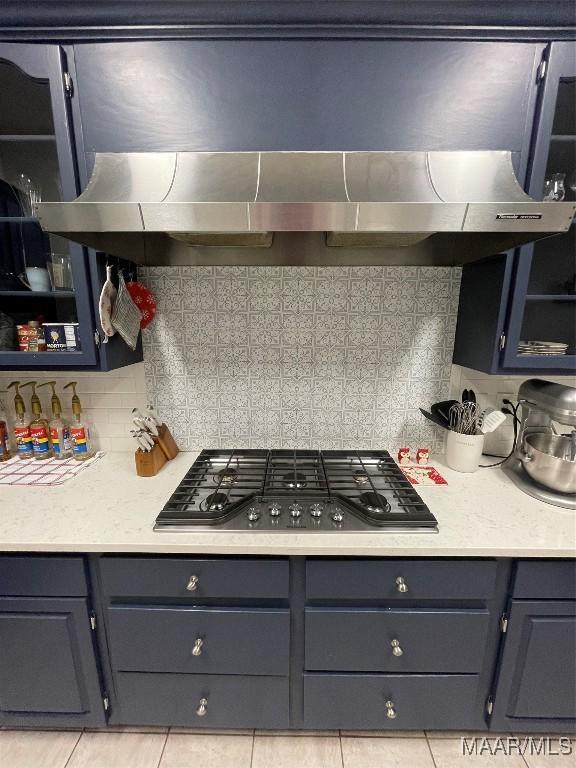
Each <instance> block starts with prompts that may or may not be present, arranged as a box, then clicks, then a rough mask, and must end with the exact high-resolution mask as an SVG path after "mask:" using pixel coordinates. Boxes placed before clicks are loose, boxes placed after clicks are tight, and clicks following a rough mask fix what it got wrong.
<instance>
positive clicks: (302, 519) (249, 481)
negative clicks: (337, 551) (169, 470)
mask: <svg viewBox="0 0 576 768" xmlns="http://www.w3.org/2000/svg"><path fill="white" fill-rule="evenodd" d="M283 509H285V511H286V514H285V515H284V516H282V510H283ZM271 510H275V511H271ZM276 510H277V512H276ZM313 510H314V511H313ZM318 510H320V512H319V513H318ZM323 511H325V512H326V514H325V515H323ZM308 513H309V514H308ZM339 516H341V517H342V520H338V518H339ZM328 519H330V520H331V521H332V523H331V524H329V523H328V522H326V521H327V520H328ZM247 520H248V522H247ZM281 521H284V522H285V523H287V524H286V525H285V526H282V525H281ZM312 522H313V523H314V525H313V526H312V525H311V523H312ZM199 525H203V526H223V527H225V528H226V529H227V530H245V529H247V528H248V529H250V530H293V529H294V528H309V529H310V530H332V531H334V530H370V529H372V530H373V529H374V528H389V529H391V530H420V529H422V530H426V531H429V530H436V525H437V523H436V519H435V517H434V516H433V515H432V514H431V512H430V510H429V509H428V507H427V506H426V504H425V503H424V502H423V501H422V499H421V498H420V496H419V495H418V493H417V492H416V491H415V490H414V488H413V486H412V485H411V484H410V482H409V481H408V480H406V478H405V477H404V474H403V473H402V472H401V470H400V469H399V467H398V466H397V465H396V463H395V462H394V460H393V459H392V457H391V456H390V454H389V453H388V452H387V451H336V450H332V451H312V450H300V451H298V450H270V451H268V450H260V449H247V450H236V449H234V450H218V449H213V450H204V451H202V453H201V454H200V455H199V456H198V458H197V459H196V461H195V462H194V464H193V465H192V467H191V468H190V469H189V470H188V472H187V473H186V475H185V476H184V478H183V479H182V481H181V483H180V484H179V485H178V488H177V489H176V490H175V491H174V493H173V494H172V496H171V497H170V499H169V500H168V502H167V503H166V505H165V506H164V509H163V510H162V512H161V513H160V515H159V516H158V518H157V520H156V528H157V529H163V528H167V527H177V528H180V529H183V528H184V527H185V526H199ZM330 525H331V527H330ZM335 525H336V527H335Z"/></svg>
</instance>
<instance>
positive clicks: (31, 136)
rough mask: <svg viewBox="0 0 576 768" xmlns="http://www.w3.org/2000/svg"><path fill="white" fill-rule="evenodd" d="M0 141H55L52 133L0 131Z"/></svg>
mask: <svg viewBox="0 0 576 768" xmlns="http://www.w3.org/2000/svg"><path fill="white" fill-rule="evenodd" d="M0 141H56V136H55V135H54V134H53V133H0Z"/></svg>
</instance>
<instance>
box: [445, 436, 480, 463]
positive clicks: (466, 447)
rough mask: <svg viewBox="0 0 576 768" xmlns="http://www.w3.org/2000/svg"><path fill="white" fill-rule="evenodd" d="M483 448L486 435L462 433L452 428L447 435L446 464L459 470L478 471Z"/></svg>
mask: <svg viewBox="0 0 576 768" xmlns="http://www.w3.org/2000/svg"><path fill="white" fill-rule="evenodd" d="M483 448H484V435H461V434H460V433H459V432H453V431H452V430H450V431H449V432H448V434H447V435H446V464H448V466H449V467H450V469H455V470H456V471H457V472H476V470H477V469H478V465H479V464H480V457H481V456H482V449H483Z"/></svg>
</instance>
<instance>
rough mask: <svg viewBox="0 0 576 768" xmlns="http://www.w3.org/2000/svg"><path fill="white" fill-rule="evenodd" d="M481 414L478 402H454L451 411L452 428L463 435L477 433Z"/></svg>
mask: <svg viewBox="0 0 576 768" xmlns="http://www.w3.org/2000/svg"><path fill="white" fill-rule="evenodd" d="M479 414H480V410H479V408H478V406H477V404H476V403H473V402H471V401H466V402H465V403H454V405H453V406H451V408H450V411H449V415H450V429H451V430H452V431H453V432H458V433H459V434H461V435H475V434H476V432H477V429H478V416H479Z"/></svg>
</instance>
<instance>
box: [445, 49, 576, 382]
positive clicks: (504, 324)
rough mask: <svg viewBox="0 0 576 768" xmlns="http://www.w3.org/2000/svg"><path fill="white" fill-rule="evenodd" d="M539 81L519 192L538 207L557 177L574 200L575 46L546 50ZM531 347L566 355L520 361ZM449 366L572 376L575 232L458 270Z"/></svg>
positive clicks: (574, 228) (575, 352) (575, 366)
mask: <svg viewBox="0 0 576 768" xmlns="http://www.w3.org/2000/svg"><path fill="white" fill-rule="evenodd" d="M539 79H540V94H539V106H538V110H537V117H536V121H535V131H534V136H533V141H532V145H531V151H530V157H529V165H528V177H527V184H526V189H527V191H528V192H529V193H530V194H531V195H532V196H533V197H534V198H536V199H542V198H543V196H544V194H545V192H546V189H548V188H549V187H550V186H551V185H552V184H553V182H554V177H555V176H558V175H559V180H560V181H561V182H562V183H563V186H564V192H563V194H564V199H565V200H576V43H553V44H552V45H551V46H550V48H549V50H548V51H547V54H546V59H545V63H544V68H542V69H541V70H540V78H539ZM546 185H547V186H546ZM472 338H474V343H473V344H471V343H470V340H471V339H472ZM536 340H537V341H541V340H544V341H554V342H562V343H564V344H567V345H568V349H567V354H565V355H550V356H540V357H538V356H535V355H527V354H519V352H518V344H519V342H520V341H536ZM454 362H455V363H458V364H460V365H465V366H467V367H469V368H476V369H478V370H482V371H486V372H487V373H522V372H526V373H529V372H540V373H543V374H546V373H550V374H552V373H556V374H570V373H573V372H574V370H575V369H576V226H575V225H574V224H573V225H572V227H571V228H570V230H569V231H568V232H567V233H566V234H562V235H557V236H554V237H550V238H547V239H545V240H540V241H539V242H537V243H534V244H531V245H526V246H523V247H522V248H520V249H519V250H518V252H516V253H515V254H508V255H506V256H500V257H497V258H494V259H491V260H487V261H481V262H475V263H472V264H467V265H465V266H464V269H463V276H462V287H461V292H460V308H459V313H458V325H457V329H456V342H455V349H454Z"/></svg>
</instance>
